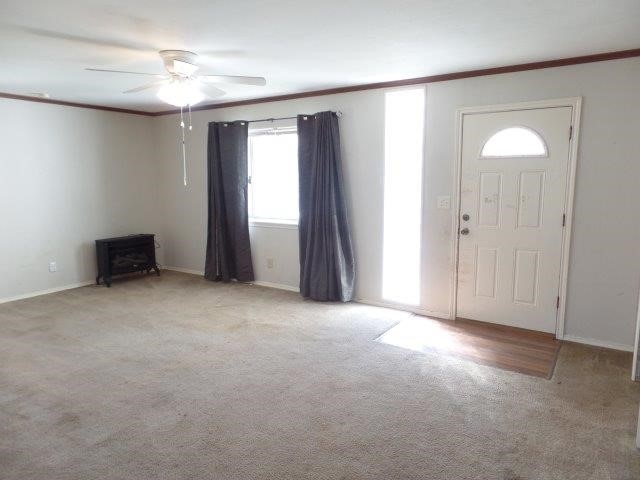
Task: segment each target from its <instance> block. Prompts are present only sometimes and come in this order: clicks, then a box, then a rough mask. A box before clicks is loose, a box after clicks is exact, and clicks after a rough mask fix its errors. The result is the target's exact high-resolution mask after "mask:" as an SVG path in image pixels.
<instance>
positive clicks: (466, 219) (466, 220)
mask: <svg viewBox="0 0 640 480" xmlns="http://www.w3.org/2000/svg"><path fill="white" fill-rule="evenodd" d="M470 218H471V217H470V216H469V214H468V213H465V214H464V215H462V220H464V221H465V222H468V221H469V219H470Z"/></svg>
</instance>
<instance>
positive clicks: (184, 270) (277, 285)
mask: <svg viewBox="0 0 640 480" xmlns="http://www.w3.org/2000/svg"><path fill="white" fill-rule="evenodd" d="M162 269H163V270H170V271H172V272H180V273H188V274H190V275H198V276H200V277H202V276H204V272H201V271H199V270H190V269H188V268H182V267H169V266H165V267H162ZM248 283H249V284H250V285H257V286H259V287H267V288H277V289H278V290H286V291H288V292H299V291H300V289H299V288H297V287H292V286H291V285H284V284H282V283H273V282H265V281H262V280H256V281H254V282H248Z"/></svg>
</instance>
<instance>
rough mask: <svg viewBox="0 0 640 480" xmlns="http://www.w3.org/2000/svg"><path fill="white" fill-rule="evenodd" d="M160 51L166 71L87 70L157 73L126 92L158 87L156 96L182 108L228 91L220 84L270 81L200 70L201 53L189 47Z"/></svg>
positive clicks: (254, 83) (261, 84) (140, 73)
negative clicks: (186, 48)
mask: <svg viewBox="0 0 640 480" xmlns="http://www.w3.org/2000/svg"><path fill="white" fill-rule="evenodd" d="M158 53H159V54H160V57H161V58H162V61H163V62H164V68H165V69H166V71H167V73H165V74H156V73H146V72H128V71H124V70H106V69H102V68H87V69H86V70H90V71H92V72H108V73H125V74H130V75H149V76H154V77H157V79H156V80H155V81H153V82H151V83H147V84H145V85H141V86H139V87H136V88H132V89H131V90H127V91H125V92H123V93H137V92H142V91H143V90H149V89H157V96H158V98H159V99H160V100H162V101H163V102H165V103H168V104H170V105H174V106H176V107H181V108H182V107H192V106H193V105H196V104H197V103H200V102H201V101H203V100H204V99H206V98H211V99H213V98H218V97H221V96H223V95H224V94H225V91H224V90H221V89H220V88H218V87H216V86H214V85H217V84H239V85H256V86H264V85H266V84H267V81H266V80H265V79H264V78H263V77H246V76H236V75H208V74H205V75H201V74H198V73H197V71H198V69H199V66H198V55H197V54H196V53H193V52H188V51H186V50H160V51H159V52H158Z"/></svg>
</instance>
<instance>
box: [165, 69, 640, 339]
mask: <svg viewBox="0 0 640 480" xmlns="http://www.w3.org/2000/svg"><path fill="white" fill-rule="evenodd" d="M638 79H640V59H628V60H618V61H609V62H600V63H592V64H585V65H576V66H570V67H561V68H554V69H546V70H536V71H530V72H519V73H513V74H504V75H494V76H488V77H478V78H470V79H464V80H456V81H450V82H442V83H434V84H429V85H428V89H427V122H426V152H425V168H424V174H425V178H424V186H425V208H424V220H423V242H424V245H423V269H422V271H423V289H422V308H423V309H424V310H425V311H427V312H431V313H432V314H434V315H439V316H444V317H446V316H448V315H449V313H450V312H449V305H450V291H451V281H452V277H451V274H452V264H453V258H452V254H451V244H452V224H453V217H452V212H451V211H445V210H438V209H437V208H436V197H437V196H438V195H451V194H452V190H453V168H454V167H453V165H454V161H455V154H454V151H455V112H456V109H457V108H459V107H468V106H478V105H489V104H499V103H508V102H520V101H528V100H543V99H551V98H562V97H572V96H582V97H583V115H582V133H581V136H582V138H581V145H580V150H579V159H578V172H577V184H576V198H575V217H574V232H573V233H574V235H573V242H572V247H571V248H572V251H571V256H570V272H569V286H568V298H567V302H568V303H567V320H566V328H565V334H566V335H567V337H569V338H573V339H578V340H582V341H588V342H592V343H601V344H604V345H609V346H618V347H623V348H630V347H631V346H632V345H633V334H634V322H635V310H636V306H637V304H636V300H637V297H636V295H637V292H638V286H639V279H638V274H637V272H638V271H640V253H639V249H638V245H640V214H639V212H640V209H638V205H639V204H640V188H638V186H639V183H638V179H639V178H640V159H639V158H638V152H640V96H639V95H638V93H637V85H638ZM384 92H385V90H369V91H362V92H353V93H346V94H339V95H331V96H324V97H315V98H306V99H298V100H290V101H284V102H274V103H264V104H257V105H250V106H245V107H235V108H226V109H218V110H209V111H203V112H196V113H194V117H193V119H194V131H193V133H192V134H191V136H190V138H189V139H188V155H189V159H188V161H189V168H190V179H191V183H190V185H189V186H188V187H187V188H186V189H185V188H184V187H183V186H182V184H181V178H182V174H181V160H180V158H179V155H178V152H179V150H178V130H177V122H178V120H177V117H176V116H165V117H159V118H157V119H156V120H155V141H156V157H157V161H158V167H159V168H160V173H161V180H160V184H161V185H160V186H161V191H162V192H163V195H162V202H163V204H162V208H163V217H164V221H163V225H162V233H163V236H164V241H165V249H166V257H165V258H166V263H167V264H168V265H171V266H176V267H182V268H187V269H193V270H199V271H200V270H202V269H203V261H204V251H205V228H206V177H205V172H206V130H207V123H208V122H210V121H214V120H237V119H245V120H253V119H260V118H269V117H279V116H290V115H295V114H298V113H314V112H317V111H321V110H341V111H342V112H343V113H344V115H343V116H342V118H341V119H340V125H341V135H342V148H343V161H344V167H343V168H344V172H345V181H346V184H347V185H346V187H347V188H346V190H347V195H348V207H349V212H350V221H351V225H352V234H353V240H354V248H355V255H356V261H357V274H358V277H357V285H356V297H357V298H358V299H361V300H366V301H370V302H382V301H383V300H382V298H381V296H380V292H381V284H382V282H381V281H382V278H381V276H382V229H383V217H382V213H383V201H384V199H383V165H384V157H383V156H384V148H383V147H384V145H383V141H384ZM275 235H282V236H281V237H279V238H282V239H283V240H282V241H283V242H285V241H290V240H291V239H290V238H288V240H284V238H285V237H286V236H287V235H290V231H280V232H278V231H276V232H271V239H270V240H269V241H270V242H273V236H275ZM283 244H284V243H283ZM273 254H274V255H277V257H276V258H275V262H276V264H277V265H289V271H295V270H296V268H297V262H298V256H297V250H296V251H295V253H294V251H293V249H287V248H282V249H280V250H278V251H277V252H274V253H273ZM261 256H262V254H260V255H257V256H256V257H257V259H258V262H260V261H261V260H260V258H261ZM257 271H258V279H259V280H266V277H262V276H263V275H268V272H264V271H263V269H262V267H261V266H260V265H258V267H257ZM292 278H296V279H297V276H296V277H292ZM267 281H269V280H267ZM283 282H285V280H283V279H279V281H277V282H276V283H283ZM295 284H296V285H297V281H296V282H295Z"/></svg>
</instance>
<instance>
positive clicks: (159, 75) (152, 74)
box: [85, 68, 166, 77]
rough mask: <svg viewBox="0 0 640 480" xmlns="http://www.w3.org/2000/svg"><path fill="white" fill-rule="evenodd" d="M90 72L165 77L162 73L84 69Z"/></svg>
mask: <svg viewBox="0 0 640 480" xmlns="http://www.w3.org/2000/svg"><path fill="white" fill-rule="evenodd" d="M85 70H88V71H90V72H107V73H129V74H131V75H151V76H153V77H165V76H166V75H163V74H162V73H147V72H128V71H126V70H107V69H104V68H85Z"/></svg>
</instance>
